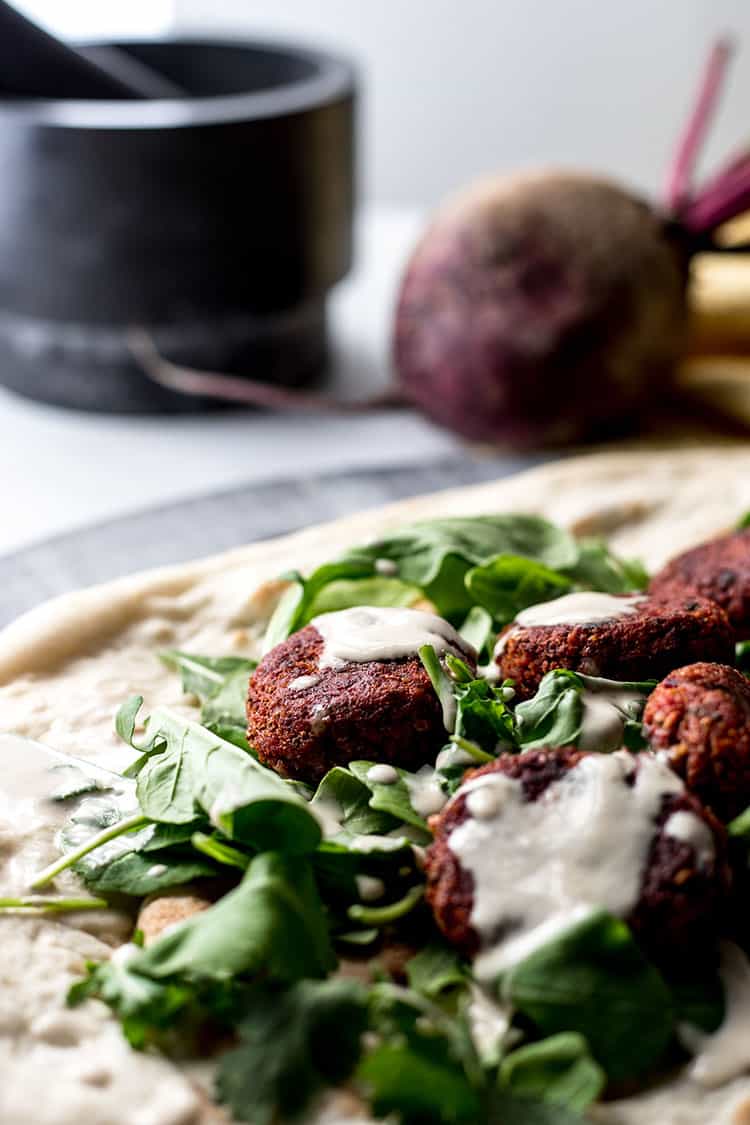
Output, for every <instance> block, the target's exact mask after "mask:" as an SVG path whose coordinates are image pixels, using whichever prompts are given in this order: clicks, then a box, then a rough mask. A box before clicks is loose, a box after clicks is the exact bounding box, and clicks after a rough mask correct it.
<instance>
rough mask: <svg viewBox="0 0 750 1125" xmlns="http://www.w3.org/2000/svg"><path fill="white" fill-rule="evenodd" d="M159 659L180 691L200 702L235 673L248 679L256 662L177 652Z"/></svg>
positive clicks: (214, 693)
mask: <svg viewBox="0 0 750 1125" xmlns="http://www.w3.org/2000/svg"><path fill="white" fill-rule="evenodd" d="M159 659H160V660H161V661H162V663H164V664H166V665H167V667H168V668H172V669H174V671H175V672H179V673H180V676H181V678H182V690H183V691H184V692H185V694H186V695H197V696H198V699H199V700H200V701H201V703H205V702H206V700H208V699H211V698H213V696H215V695H216V694H217V692H219V691H221V689H222V688H223V687H224V685H225V684H226V682H227V680H228V679H231V678H232V677H233V676H236V675H237V674H238V673H239V672H242V673H244V674H245V676H246V677H247V676H249V675H250V673H251V672H252V671H253V670H254V669H255V668H256V667H257V663H258V662H257V660H250V659H248V658H247V657H244V656H218V657H217V656H196V655H195V654H194V653H190V652H179V651H178V650H177V649H166V650H165V651H163V652H160V653H159ZM126 741H128V740H127V739H126Z"/></svg>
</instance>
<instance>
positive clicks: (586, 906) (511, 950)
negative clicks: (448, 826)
mask: <svg viewBox="0 0 750 1125" xmlns="http://www.w3.org/2000/svg"><path fill="white" fill-rule="evenodd" d="M634 766H635V759H634V757H633V756H632V755H631V754H628V753H627V752H626V751H619V752H617V753H615V754H611V755H594V756H592V757H588V758H584V759H583V760H582V761H581V762H579V763H578V765H577V766H575V767H574V768H573V769H572V770H570V771H569V772H568V773H566V774H565V775H564V776H563V777H562V778H561V779H560V780H559V781H556V782H553V783H552V784H551V785H550V786H548V788H547V789H546V790H545V791H544V793H542V795H541V796H540V797H539V799H538V800H536V801H526V800H525V798H524V795H523V789H522V786H521V783H520V781H516V780H514V779H512V778H508V777H505V776H503V775H502V774H488V775H485V776H484V777H478V778H474V779H472V780H471V781H469V782H467V783H466V784H465V785H463V786H462V787H461V789H459V791H458V794H457V796H459V795H463V796H465V797H468V798H469V801H470V802H471V803H470V804H469V803H467V808H468V811H469V813H470V814H471V815H470V816H469V818H468V819H467V820H466V821H464V823H462V824H460V825H459V826H458V827H457V828H455V829H454V831H453V832H452V833H451V835H450V838H449V846H450V848H451V850H452V851H453V852H454V854H455V855H456V856H457V857H458V858H459V859H460V860H461V863H462V865H463V867H464V868H466V869H467V870H468V871H470V872H471V874H472V877H473V880H474V901H473V907H472V914H471V922H472V925H473V927H474V928H475V930H476V931H477V933H478V934H479V936H480V939H481V942H482V949H481V951H480V954H479V956H478V958H477V961H476V964H475V972H476V976H477V979H478V980H480V981H488V982H490V981H493V980H494V979H495V978H496V977H497V975H498V973H500V972H501V971H502V970H504V969H506V968H508V967H509V966H510V965H512V964H514V963H515V962H516V961H517V960H519V959H520V958H522V957H524V956H526V955H527V954H528V953H530V952H531V951H532V950H533V949H535V948H537V947H538V946H539V945H541V944H542V943H543V941H546V940H548V939H549V938H550V937H551V936H553V934H555V933H557V932H560V931H562V930H564V929H567V928H568V927H569V926H570V925H572V924H573V923H575V922H577V921H579V920H581V919H582V918H583V917H585V916H586V914H588V913H590V912H591V911H592V910H595V909H603V910H607V911H609V912H610V913H611V914H614V915H616V916H618V917H625V916H626V915H627V914H628V913H629V912H630V910H631V909H632V907H633V906H634V905H635V903H636V901H637V899H638V895H639V893H640V886H641V879H642V874H643V867H644V864H645V862H646V858H647V856H648V851H649V848H650V845H651V841H652V838H653V835H654V823H655V819H656V817H657V816H658V813H659V811H660V809H661V805H662V800H663V798H664V797H665V796H667V795H668V794H671V793H678V792H681V791H682V789H683V785H682V782H681V781H680V779H679V778H678V777H677V776H676V775H675V774H674V773H673V772H672V771H671V770H670V769H669V768H668V767H667V766H665V765H664V764H663V763H661V762H659V761H657V760H656V759H653V758H645V757H644V758H641V759H640V766H639V769H638V771H637V773H636V775H635V782H634V783H633V784H632V785H630V784H628V783H627V781H626V778H627V777H628V776H629V775H630V774H631V773H632V772H633V769H634ZM480 794H481V796H480ZM472 805H473V809H472Z"/></svg>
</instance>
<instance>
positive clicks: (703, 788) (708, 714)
mask: <svg viewBox="0 0 750 1125" xmlns="http://www.w3.org/2000/svg"><path fill="white" fill-rule="evenodd" d="M643 724H644V733H645V735H646V738H647V739H648V741H649V743H650V744H651V747H652V749H654V750H663V751H665V752H666V753H667V754H668V755H669V762H670V765H671V766H672V768H673V769H674V770H676V771H677V773H678V774H679V775H680V777H681V778H682V779H683V780H684V782H685V784H686V786H687V787H688V789H689V790H690V791H691V792H693V793H695V794H696V795H697V796H698V797H699V798H700V799H701V801H703V803H704V804H706V805H708V806H709V808H711V809H712V810H713V811H714V812H715V813H716V815H717V816H718V817H719V818H720V819H721V820H724V821H726V820H731V819H732V818H733V817H735V816H737V815H738V813H740V812H742V811H743V809H746V808H747V806H748V805H750V681H748V680H747V678H746V677H745V676H743V675H742V674H741V673H740V672H738V671H737V670H736V669H735V668H730V667H729V666H728V665H726V664H708V663H699V664H688V665H687V666H686V667H684V668H677V669H676V670H675V671H674V672H670V673H669V675H668V676H666V677H665V679H663V680H662V681H661V683H660V684H658V685H657V687H656V688H655V689H654V691H653V692H652V694H651V695H650V696H649V699H648V702H647V704H646V709H645V711H644V714H643Z"/></svg>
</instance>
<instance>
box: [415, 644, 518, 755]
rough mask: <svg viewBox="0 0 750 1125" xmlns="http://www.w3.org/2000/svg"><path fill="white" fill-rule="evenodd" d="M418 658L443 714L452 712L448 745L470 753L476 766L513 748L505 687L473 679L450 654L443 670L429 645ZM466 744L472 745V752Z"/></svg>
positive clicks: (514, 742)
mask: <svg viewBox="0 0 750 1125" xmlns="http://www.w3.org/2000/svg"><path fill="white" fill-rule="evenodd" d="M419 658H420V660H421V661H422V664H423V665H424V667H425V670H426V672H427V674H428V675H429V677H430V680H431V682H432V686H433V688H434V689H435V693H436V694H437V697H438V699H439V700H440V704H441V706H442V708H443V710H444V712H445V711H447V712H448V713H450V712H451V711H452V710H454V709H455V719H454V722H453V736H452V739H451V741H452V742H454V743H458V745H459V746H464V747H465V749H466V750H467V751H468V752H469V753H473V756H474V758H475V760H476V763H477V764H481V760H482V759H483V760H484V761H489V760H490V759H491V758H493V757H495V756H496V754H497V753H498V752H499V750H500V749H511V748H514V747H515V746H516V745H517V741H518V740H517V736H516V728H515V719H514V717H513V712H512V711H510V709H509V708H508V705H507V700H506V697H507V694H508V691H507V688H508V685H507V684H501V685H500V686H499V687H495V686H494V685H492V684H491V683H489V681H488V680H485V679H483V678H481V677H480V678H479V679H474V677H473V673H472V671H471V669H470V668H469V667H468V665H467V664H465V663H464V662H463V661H462V660H458V659H457V658H456V657H455V656H452V655H451V654H450V653H449V654H448V655H447V656H446V657H445V667H444V666H443V663H442V662H441V661H440V660H439V659H438V656H437V654H436V652H435V650H434V648H433V647H432V645H424V646H423V647H422V648H421V649H420V650H419ZM446 669H447V670H446ZM468 744H473V747H474V750H473V751H472V750H471V747H470V746H469V745H468Z"/></svg>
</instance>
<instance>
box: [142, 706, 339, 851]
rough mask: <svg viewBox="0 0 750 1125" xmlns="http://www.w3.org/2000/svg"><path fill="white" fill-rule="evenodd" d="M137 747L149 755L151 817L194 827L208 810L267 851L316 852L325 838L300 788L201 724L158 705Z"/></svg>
mask: <svg viewBox="0 0 750 1125" xmlns="http://www.w3.org/2000/svg"><path fill="white" fill-rule="evenodd" d="M135 748H136V749H140V750H143V751H144V753H146V755H147V756H146V760H145V761H144V763H143V765H142V766H141V768H140V770H139V772H138V780H137V794H138V801H139V803H140V806H141V809H142V811H143V813H144V815H145V816H147V817H149V819H151V820H156V821H161V822H164V823H168V824H189V823H191V822H192V821H194V820H195V818H196V816H197V815H198V814H199V813H200V812H203V813H204V814H205V815H206V816H208V817H209V818H210V820H211V821H212V823H213V824H214V825H215V827H217V828H219V829H220V830H221V831H222V832H223V833H224V835H225V836H228V837H229V838H230V839H233V840H239V841H242V842H243V843H247V844H250V845H252V846H253V847H255V848H258V849H259V850H263V849H265V848H271V849H274V850H277V851H290V852H300V853H304V852H311V851H313V850H314V849H315V847H316V846H317V844H318V842H319V841H320V838H321V831H320V824H319V823H318V821H317V819H316V818H315V816H314V814H313V813H312V812H311V811H310V808H309V806H308V803H307V802H306V801H305V800H304V799H303V798H302V797H300V796H298V794H297V793H296V791H295V789H294V786H292V785H290V784H289V783H288V782H285V781H282V779H281V778H280V777H278V775H277V774H275V773H273V772H272V771H271V770H269V769H266V767H265V766H262V765H261V764H260V763H259V762H257V761H256V760H255V759H254V758H253V757H251V756H250V755H248V754H245V753H243V751H242V750H240V749H239V748H238V747H237V746H234V745H233V744H232V743H230V742H226V741H225V740H224V739H222V738H220V737H219V736H218V735H216V734H214V733H213V732H212V731H209V730H207V729H206V728H205V727H203V726H201V725H200V724H199V723H195V722H191V721H190V720H189V719H183V718H181V717H180V716H178V715H175V714H173V713H172V712H171V711H169V710H167V709H166V708H164V707H160V708H157V709H156V711H154V713H153V714H152V715H151V716H150V718H149V719H148V720H147V722H146V725H145V735H144V742H143V743H139V744H136V745H135ZM153 748H155V749H153Z"/></svg>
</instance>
